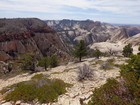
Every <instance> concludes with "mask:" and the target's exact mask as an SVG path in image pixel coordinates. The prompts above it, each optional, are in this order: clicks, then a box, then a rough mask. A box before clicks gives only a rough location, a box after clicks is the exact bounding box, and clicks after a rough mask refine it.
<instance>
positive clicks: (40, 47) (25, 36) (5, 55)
mask: <svg viewBox="0 0 140 105" xmlns="http://www.w3.org/2000/svg"><path fill="white" fill-rule="evenodd" d="M65 51H66V50H65V47H64V45H63V44H62V42H61V40H60V38H59V37H58V35H57V34H56V33H55V32H54V31H53V30H52V29H51V28H50V27H48V26H47V25H46V23H45V22H43V21H41V20H39V19H36V18H31V19H0V60H3V61H5V60H7V59H10V58H12V56H13V55H15V54H16V55H18V54H22V53H26V52H38V53H39V55H40V56H42V55H51V54H55V53H56V54H57V55H59V56H63V57H65V56H66V55H67V54H66V53H65Z"/></svg>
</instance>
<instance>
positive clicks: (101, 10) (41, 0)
mask: <svg viewBox="0 0 140 105" xmlns="http://www.w3.org/2000/svg"><path fill="white" fill-rule="evenodd" d="M69 8H71V9H69ZM0 10H1V11H3V10H6V11H18V12H23V11H25V12H26V11H27V12H36V13H52V14H65V16H66V14H71V15H72V14H76V13H77V15H78V14H83V15H86V14H87V15H88V14H89V15H93V14H94V15H99V14H100V15H101V16H102V15H104V14H105V13H106V14H108V15H110V14H111V15H112V14H113V15H114V16H115V15H122V16H128V17H137V18H138V17H139V18H140V14H139V12H140V0H0ZM85 11H86V12H85ZM0 15H2V14H0ZM68 16H70V15H68ZM0 17H2V16H0ZM61 17H62V16H61ZM75 17H78V16H75Z"/></svg>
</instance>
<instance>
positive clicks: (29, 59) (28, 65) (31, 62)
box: [21, 53, 36, 72]
mask: <svg viewBox="0 0 140 105" xmlns="http://www.w3.org/2000/svg"><path fill="white" fill-rule="evenodd" d="M35 62H36V59H35V55H34V54H32V53H28V54H24V55H23V56H22V57H21V63H22V64H21V68H22V70H30V71H32V72H34V71H35V66H36V65H35Z"/></svg>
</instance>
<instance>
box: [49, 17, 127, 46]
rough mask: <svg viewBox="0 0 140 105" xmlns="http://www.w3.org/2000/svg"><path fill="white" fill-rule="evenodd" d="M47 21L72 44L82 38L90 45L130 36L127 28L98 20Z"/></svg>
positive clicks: (115, 40) (66, 41) (67, 42)
mask: <svg viewBox="0 0 140 105" xmlns="http://www.w3.org/2000/svg"><path fill="white" fill-rule="evenodd" d="M46 23H47V24H48V25H49V26H50V27H52V28H53V29H54V30H55V31H56V32H57V33H58V34H59V36H60V37H62V39H63V40H64V41H65V43H66V44H68V45H71V46H72V45H74V44H75V43H76V42H78V41H79V40H81V39H82V40H85V42H86V43H87V45H90V44H93V43H96V42H106V41H108V42H117V41H120V40H123V39H126V38H128V37H129V35H128V33H127V30H126V29H125V28H122V27H119V26H113V25H111V24H107V23H101V22H97V21H96V22H94V21H91V20H85V21H76V20H60V21H54V20H50V21H46Z"/></svg>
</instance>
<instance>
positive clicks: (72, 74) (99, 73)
mask: <svg viewBox="0 0 140 105" xmlns="http://www.w3.org/2000/svg"><path fill="white" fill-rule="evenodd" d="M107 59H110V58H107V57H103V58H100V59H99V60H98V59H95V58H89V59H84V61H83V62H81V63H73V62H69V63H68V64H67V65H62V66H58V67H56V68H52V69H51V70H49V71H45V72H38V73H35V74H28V73H24V74H21V75H17V76H15V77H12V78H9V79H7V80H4V79H0V90H1V89H2V88H4V87H6V86H10V85H13V84H16V83H19V82H22V81H28V80H30V79H31V77H33V76H34V75H36V74H40V73H42V74H44V75H46V76H48V78H52V79H54V78H57V79H61V80H63V81H64V82H66V83H70V84H72V87H71V88H68V89H67V92H66V93H65V94H63V95H61V96H59V98H58V102H55V103H52V104H51V105H82V103H85V104H87V103H88V101H89V100H90V99H91V95H92V91H93V90H94V89H95V88H98V87H100V86H101V85H103V84H105V83H106V80H107V79H108V78H116V77H117V76H119V75H120V73H119V70H120V69H119V67H113V69H110V70H106V71H105V70H101V69H100V64H98V63H96V62H98V61H106V60H107ZM114 59H115V64H123V63H124V61H125V59H123V58H117V57H115V58H114ZM84 63H86V64H88V65H89V66H90V67H91V68H92V69H93V70H94V71H93V72H94V78H93V79H92V80H85V81H83V82H78V80H77V76H78V74H77V71H78V67H79V66H82V65H83V64H84ZM1 102H2V95H0V105H6V104H3V103H1ZM22 105H28V104H22Z"/></svg>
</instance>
